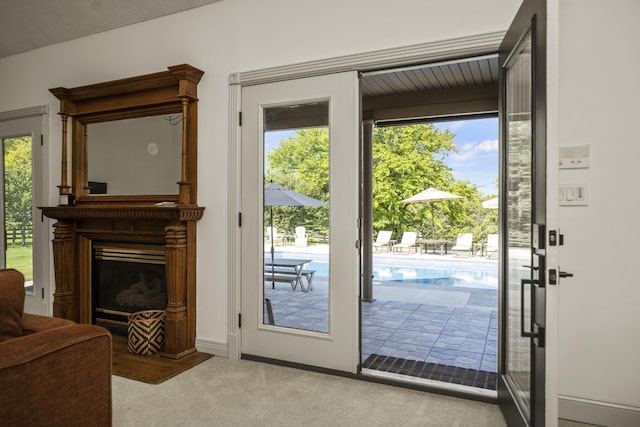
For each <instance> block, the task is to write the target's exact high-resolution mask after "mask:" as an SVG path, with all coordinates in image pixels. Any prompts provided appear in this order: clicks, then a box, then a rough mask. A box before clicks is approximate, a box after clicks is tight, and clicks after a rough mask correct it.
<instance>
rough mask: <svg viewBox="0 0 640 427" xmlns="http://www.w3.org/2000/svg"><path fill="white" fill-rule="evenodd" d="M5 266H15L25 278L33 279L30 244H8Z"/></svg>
mask: <svg viewBox="0 0 640 427" xmlns="http://www.w3.org/2000/svg"><path fill="white" fill-rule="evenodd" d="M7 268H15V269H16V270H18V271H20V272H21V273H22V274H24V278H25V280H33V255H32V248H31V245H28V246H19V245H9V246H8V247H7Z"/></svg>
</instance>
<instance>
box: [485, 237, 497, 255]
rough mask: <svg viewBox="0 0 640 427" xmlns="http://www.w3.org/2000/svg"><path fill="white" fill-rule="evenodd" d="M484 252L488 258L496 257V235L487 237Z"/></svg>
mask: <svg viewBox="0 0 640 427" xmlns="http://www.w3.org/2000/svg"><path fill="white" fill-rule="evenodd" d="M485 252H486V254H487V257H488V258H491V257H493V256H497V255H498V235H497V234H488V235H487V246H486V248H485Z"/></svg>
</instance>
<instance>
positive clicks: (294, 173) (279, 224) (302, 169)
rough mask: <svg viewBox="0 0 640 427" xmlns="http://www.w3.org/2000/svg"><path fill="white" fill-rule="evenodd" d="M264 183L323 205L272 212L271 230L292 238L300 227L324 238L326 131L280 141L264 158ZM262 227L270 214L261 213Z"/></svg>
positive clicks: (306, 132) (304, 131) (311, 131)
mask: <svg viewBox="0 0 640 427" xmlns="http://www.w3.org/2000/svg"><path fill="white" fill-rule="evenodd" d="M267 161H268V169H267V171H266V172H265V180H266V182H270V181H273V182H274V183H276V184H279V185H282V186H283V187H286V188H288V189H291V190H294V191H297V192H298V193H302V194H304V195H307V196H309V197H313V198H314V199H318V200H321V201H323V202H325V203H327V206H325V207H304V206H298V207H289V206H277V207H274V208H273V218H274V220H273V222H274V226H275V227H276V228H278V229H279V230H283V231H286V232H287V233H289V234H293V232H294V229H295V227H297V226H304V227H306V228H307V230H308V232H309V233H310V234H324V235H326V233H327V231H328V229H329V207H328V202H329V188H330V186H329V131H328V129H327V128H312V129H302V130H299V131H297V132H296V134H295V135H293V136H291V137H289V138H288V139H286V140H284V141H282V142H281V143H280V145H279V146H278V147H277V148H275V149H274V150H273V151H271V152H270V153H269V154H268V155H267ZM265 215H266V218H265V223H268V222H269V215H270V212H268V211H265Z"/></svg>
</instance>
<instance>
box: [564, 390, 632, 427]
mask: <svg viewBox="0 0 640 427" xmlns="http://www.w3.org/2000/svg"><path fill="white" fill-rule="evenodd" d="M558 416H559V418H563V419H566V420H572V421H579V422H583V423H589V424H596V425H602V426H607V427H636V426H640V408H638V407H633V406H627V405H619V404H615V403H609V402H601V401H597V400H589V399H582V398H579V397H573V396H564V395H559V396H558Z"/></svg>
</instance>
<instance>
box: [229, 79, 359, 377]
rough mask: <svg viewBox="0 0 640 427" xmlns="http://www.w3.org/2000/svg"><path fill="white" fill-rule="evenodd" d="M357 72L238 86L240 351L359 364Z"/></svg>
mask: <svg viewBox="0 0 640 427" xmlns="http://www.w3.org/2000/svg"><path fill="white" fill-rule="evenodd" d="M358 88H359V85H358V76H357V73H355V72H349V73H340V74H333V75H325V76H318V77H310V78H304V79H296V80H292V81H284V82H277V83H268V84H261V85H256V86H248V87H243V88H242V149H241V153H242V160H241V164H242V178H241V191H242V200H241V204H242V226H241V227H242V228H241V235H242V253H241V263H242V272H243V275H242V285H241V288H242V289H241V292H242V297H241V307H242V310H241V311H242V312H241V334H242V339H241V345H242V350H241V353H242V357H243V358H261V359H273V360H278V361H284V362H288V363H292V364H301V365H309V366H316V367H322V368H328V369H334V370H339V371H346V372H354V373H355V372H356V370H357V366H358V362H359V344H358V343H359V335H358V318H359V317H358V316H359V306H358V300H359V276H360V272H359V229H358V227H359V224H358V206H359V202H358V201H359V193H358V191H359V186H358V183H359V179H358V171H359V168H358V153H359V141H360V134H359V95H358V90H359V89H358Z"/></svg>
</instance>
